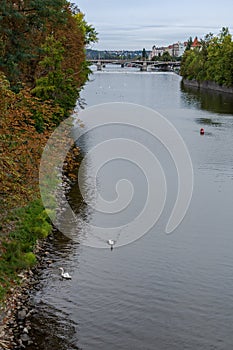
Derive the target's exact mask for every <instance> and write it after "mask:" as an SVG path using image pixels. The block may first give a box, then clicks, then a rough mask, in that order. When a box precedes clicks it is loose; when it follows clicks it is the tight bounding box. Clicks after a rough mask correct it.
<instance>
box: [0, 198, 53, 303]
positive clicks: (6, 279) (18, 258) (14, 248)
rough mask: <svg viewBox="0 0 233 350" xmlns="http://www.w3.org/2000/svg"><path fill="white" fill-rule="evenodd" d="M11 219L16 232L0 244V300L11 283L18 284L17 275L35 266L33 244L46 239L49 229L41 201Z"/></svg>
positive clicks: (25, 208)
mask: <svg viewBox="0 0 233 350" xmlns="http://www.w3.org/2000/svg"><path fill="white" fill-rule="evenodd" d="M10 220H11V221H12V220H13V221H14V222H15V229H14V230H13V231H12V232H11V233H10V234H9V235H8V236H7V235H6V236H5V237H4V238H3V239H2V241H1V245H0V248H1V249H0V253H1V255H0V301H1V300H3V298H4V296H5V294H6V293H7V291H8V290H9V288H10V287H11V286H12V284H15V283H19V277H18V273H19V272H20V271H22V270H23V269H28V268H30V267H32V266H33V265H35V263H36V256H35V254H34V253H33V250H34V247H35V244H36V242H37V240H38V239H42V238H46V237H47V236H48V234H49V233H50V232H51V229H52V225H51V223H50V221H49V218H48V216H47V214H46V211H45V209H44V207H43V205H42V203H41V201H40V200H36V201H33V202H31V203H30V204H29V205H27V206H26V207H24V208H20V209H18V210H15V211H14V213H13V214H11V217H10Z"/></svg>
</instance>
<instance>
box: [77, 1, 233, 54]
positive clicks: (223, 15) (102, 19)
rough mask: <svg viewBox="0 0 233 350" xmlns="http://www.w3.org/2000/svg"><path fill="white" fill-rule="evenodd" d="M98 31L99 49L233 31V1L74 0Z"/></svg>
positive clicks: (137, 47)
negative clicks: (223, 28) (226, 28)
mask: <svg viewBox="0 0 233 350" xmlns="http://www.w3.org/2000/svg"><path fill="white" fill-rule="evenodd" d="M73 2H75V3H76V4H77V5H78V7H79V8H80V10H81V11H82V12H84V13H85V18H86V20H87V21H88V23H90V24H92V25H93V26H94V27H95V29H96V30H97V32H98V33H99V42H98V44H95V45H94V46H92V48H94V49H99V50H114V49H116V50H121V49H123V50H126V49H129V50H141V49H142V48H144V47H145V48H146V50H151V48H152V46H153V45H156V46H162V45H169V44H172V43H174V42H177V41H178V40H179V41H186V40H187V39H188V38H189V37H190V36H192V37H195V36H196V35H197V36H198V37H203V36H204V35H205V34H207V33H209V32H212V33H214V34H218V33H219V31H220V30H221V28H222V27H223V26H225V27H229V29H230V32H231V34H233V0H195V1H190V0H73Z"/></svg>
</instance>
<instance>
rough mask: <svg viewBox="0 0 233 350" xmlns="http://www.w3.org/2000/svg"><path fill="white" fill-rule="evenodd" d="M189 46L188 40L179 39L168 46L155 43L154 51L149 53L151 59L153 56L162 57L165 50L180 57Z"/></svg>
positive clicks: (173, 55) (172, 55)
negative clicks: (181, 40)
mask: <svg viewBox="0 0 233 350" xmlns="http://www.w3.org/2000/svg"><path fill="white" fill-rule="evenodd" d="M186 46H187V41H185V42H183V43H181V42H180V41H178V42H177V43H174V44H171V45H169V46H167V47H156V46H155V45H154V46H153V47H152V51H151V53H150V55H149V59H150V60H151V59H152V58H153V57H155V56H156V57H161V56H162V55H163V54H164V52H168V53H169V55H170V56H171V57H180V56H182V55H183V53H184V51H185V49H186Z"/></svg>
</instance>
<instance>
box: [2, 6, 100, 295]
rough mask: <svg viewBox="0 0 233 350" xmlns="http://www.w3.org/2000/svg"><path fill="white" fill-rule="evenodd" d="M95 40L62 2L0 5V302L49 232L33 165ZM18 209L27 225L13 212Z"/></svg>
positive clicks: (77, 84) (72, 99)
mask: <svg viewBox="0 0 233 350" xmlns="http://www.w3.org/2000/svg"><path fill="white" fill-rule="evenodd" d="M96 40H97V34H96V32H95V30H94V28H93V27H92V26H91V25H89V24H88V23H87V22H86V21H85V19H84V15H83V14H82V13H81V12H80V11H79V9H78V8H76V7H75V6H74V5H72V4H70V3H69V2H67V1H66V0H36V1H35V0H1V2H0V140H1V151H0V152H1V155H0V168H1V172H0V181H1V192H0V194H1V201H0V211H1V214H0V218H1V225H0V235H1V240H0V297H1V293H4V290H5V287H6V285H7V284H9V281H11V280H12V278H15V275H14V272H17V270H18V269H20V268H22V267H25V266H27V265H30V263H31V262H32V261H33V260H34V257H33V256H31V255H30V254H32V253H31V251H32V249H33V244H34V243H35V241H36V239H37V238H38V237H43V236H44V235H45V233H46V231H48V229H49V225H48V222H47V217H46V215H45V214H44V213H43V206H42V204H40V203H39V202H36V204H35V203H34V202H33V201H34V200H38V198H39V186H38V177H39V164H40V158H41V154H42V151H43V148H44V146H45V144H46V142H47V140H48V138H49V136H50V135H51V133H52V132H53V130H54V128H55V127H56V126H57V125H59V123H60V122H61V121H62V120H64V119H65V118H66V117H68V116H69V115H70V113H71V111H72V110H73V108H74V107H75V105H76V101H77V99H78V97H79V92H80V89H81V88H82V86H83V85H84V84H85V82H86V80H87V79H88V74H89V72H90V70H89V66H88V64H87V62H86V54H85V48H86V46H87V45H88V44H90V43H92V42H94V41H96ZM25 205H29V207H28V209H26V210H27V211H29V212H30V215H29V216H30V220H29V219H25V218H27V215H25V212H24V213H23V214H22V215H21V214H19V213H20V212H18V211H17V213H16V212H15V211H13V212H12V208H20V207H23V206H25ZM20 215H21V216H22V217H21V218H20ZM22 218H23V219H22ZM12 220H13V223H12ZM25 220H26V221H25ZM24 221H25V222H24ZM15 222H16V223H18V224H17V225H16V226H15V224H14V223H15ZM38 222H39V224H38ZM20 227H21V229H19V228H20ZM35 227H36V229H35ZM39 228H40V229H39ZM15 229H16V232H17V234H16V233H14V232H13V231H14V230H15ZM12 230H13V231H12ZM28 257H31V259H29V258H28ZM12 274H13V275H12ZM12 276H13V277H12Z"/></svg>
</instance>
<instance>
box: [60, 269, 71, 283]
mask: <svg viewBox="0 0 233 350" xmlns="http://www.w3.org/2000/svg"><path fill="white" fill-rule="evenodd" d="M59 270H61V276H62V277H63V278H66V279H67V280H70V279H71V276H70V275H69V273H68V272H64V269H63V267H59Z"/></svg>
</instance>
